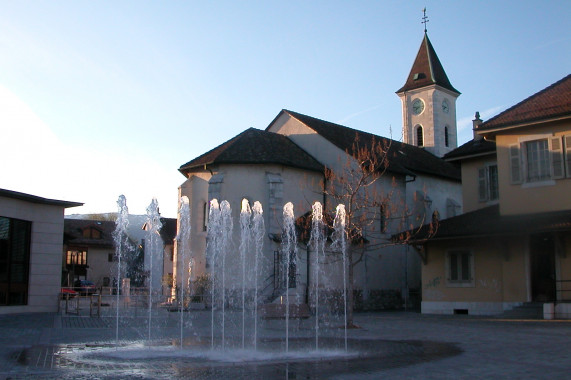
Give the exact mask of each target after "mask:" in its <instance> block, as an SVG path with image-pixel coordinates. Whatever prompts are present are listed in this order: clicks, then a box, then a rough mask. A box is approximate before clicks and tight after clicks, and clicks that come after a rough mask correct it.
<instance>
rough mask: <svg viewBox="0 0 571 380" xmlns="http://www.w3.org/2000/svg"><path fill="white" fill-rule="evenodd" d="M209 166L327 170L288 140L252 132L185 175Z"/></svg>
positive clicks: (200, 160) (189, 165)
mask: <svg viewBox="0 0 571 380" xmlns="http://www.w3.org/2000/svg"><path fill="white" fill-rule="evenodd" d="M209 164H279V165H285V166H291V167H295V168H300V169H306V170H311V171H318V172H323V170H324V167H323V165H321V164H320V163H319V162H318V161H316V160H315V159H314V158H313V157H311V156H310V155H309V154H308V153H307V152H305V151H304V150H302V149H301V148H300V147H298V146H297V145H295V144H294V143H293V142H292V141H291V140H290V139H288V138H287V137H285V136H283V135H280V134H277V133H273V132H267V131H261V130H259V129H255V128H249V129H247V130H245V131H244V132H242V133H240V134H239V135H237V136H235V137H234V138H232V139H230V140H228V141H226V142H225V143H223V144H222V145H219V146H217V147H216V148H214V149H212V150H210V151H208V152H206V153H204V154H203V155H201V156H199V157H197V158H195V159H194V160H192V161H189V162H187V163H186V164H184V165H182V166H181V167H180V168H179V171H180V172H181V173H183V174H184V173H185V172H188V171H191V170H192V169H193V168H200V167H203V166H204V165H209Z"/></svg>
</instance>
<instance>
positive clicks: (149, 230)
mask: <svg viewBox="0 0 571 380" xmlns="http://www.w3.org/2000/svg"><path fill="white" fill-rule="evenodd" d="M162 226H163V224H162V223H161V219H160V214H159V204H158V202H157V200H156V199H154V198H153V200H152V201H151V204H150V205H149V207H147V222H146V226H145V229H146V237H147V238H146V241H148V242H149V243H148V250H147V249H146V251H147V252H148V254H147V252H145V254H146V256H147V257H148V258H149V277H148V289H149V298H148V315H149V316H148V335H147V336H148V340H149V341H150V340H151V320H152V308H153V291H155V289H156V287H157V286H156V284H155V282H156V280H157V278H156V274H155V273H154V272H155V270H156V269H155V268H153V267H154V265H153V262H154V261H156V259H157V258H158V257H159V252H161V251H162V247H161V244H162V240H161V235H160V231H161V227H162ZM145 248H147V247H145Z"/></svg>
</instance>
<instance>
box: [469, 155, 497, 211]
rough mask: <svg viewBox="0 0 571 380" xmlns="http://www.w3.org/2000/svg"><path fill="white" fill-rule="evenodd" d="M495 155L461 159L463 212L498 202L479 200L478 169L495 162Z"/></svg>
mask: <svg viewBox="0 0 571 380" xmlns="http://www.w3.org/2000/svg"><path fill="white" fill-rule="evenodd" d="M496 162H497V160H496V158H495V156H493V155H489V156H483V157H477V158H473V159H466V160H462V198H463V208H464V212H470V211H474V210H478V209H481V208H483V207H488V206H490V205H493V204H496V203H498V200H495V201H485V202H482V201H480V200H479V194H478V186H479V184H478V170H479V169H480V168H483V167H485V166H486V165H489V164H492V163H496Z"/></svg>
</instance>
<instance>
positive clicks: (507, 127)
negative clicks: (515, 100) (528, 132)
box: [476, 114, 571, 136]
mask: <svg viewBox="0 0 571 380" xmlns="http://www.w3.org/2000/svg"><path fill="white" fill-rule="evenodd" d="M566 119H571V114H565V115H560V116H555V117H550V118H541V119H530V120H525V121H520V122H518V123H516V124H510V123H503V124H500V125H497V126H495V127H492V128H489V129H486V127H485V125H484V124H482V125H484V127H483V128H482V125H481V126H480V127H479V128H478V129H480V130H478V131H476V133H477V134H479V135H481V136H485V135H486V134H487V133H494V132H501V131H507V130H511V129H516V128H524V127H530V126H534V125H538V124H546V123H552V122H556V121H562V120H566Z"/></svg>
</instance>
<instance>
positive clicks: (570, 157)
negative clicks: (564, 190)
mask: <svg viewBox="0 0 571 380" xmlns="http://www.w3.org/2000/svg"><path fill="white" fill-rule="evenodd" d="M563 140H565V167H566V169H567V178H571V135H567V136H563Z"/></svg>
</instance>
